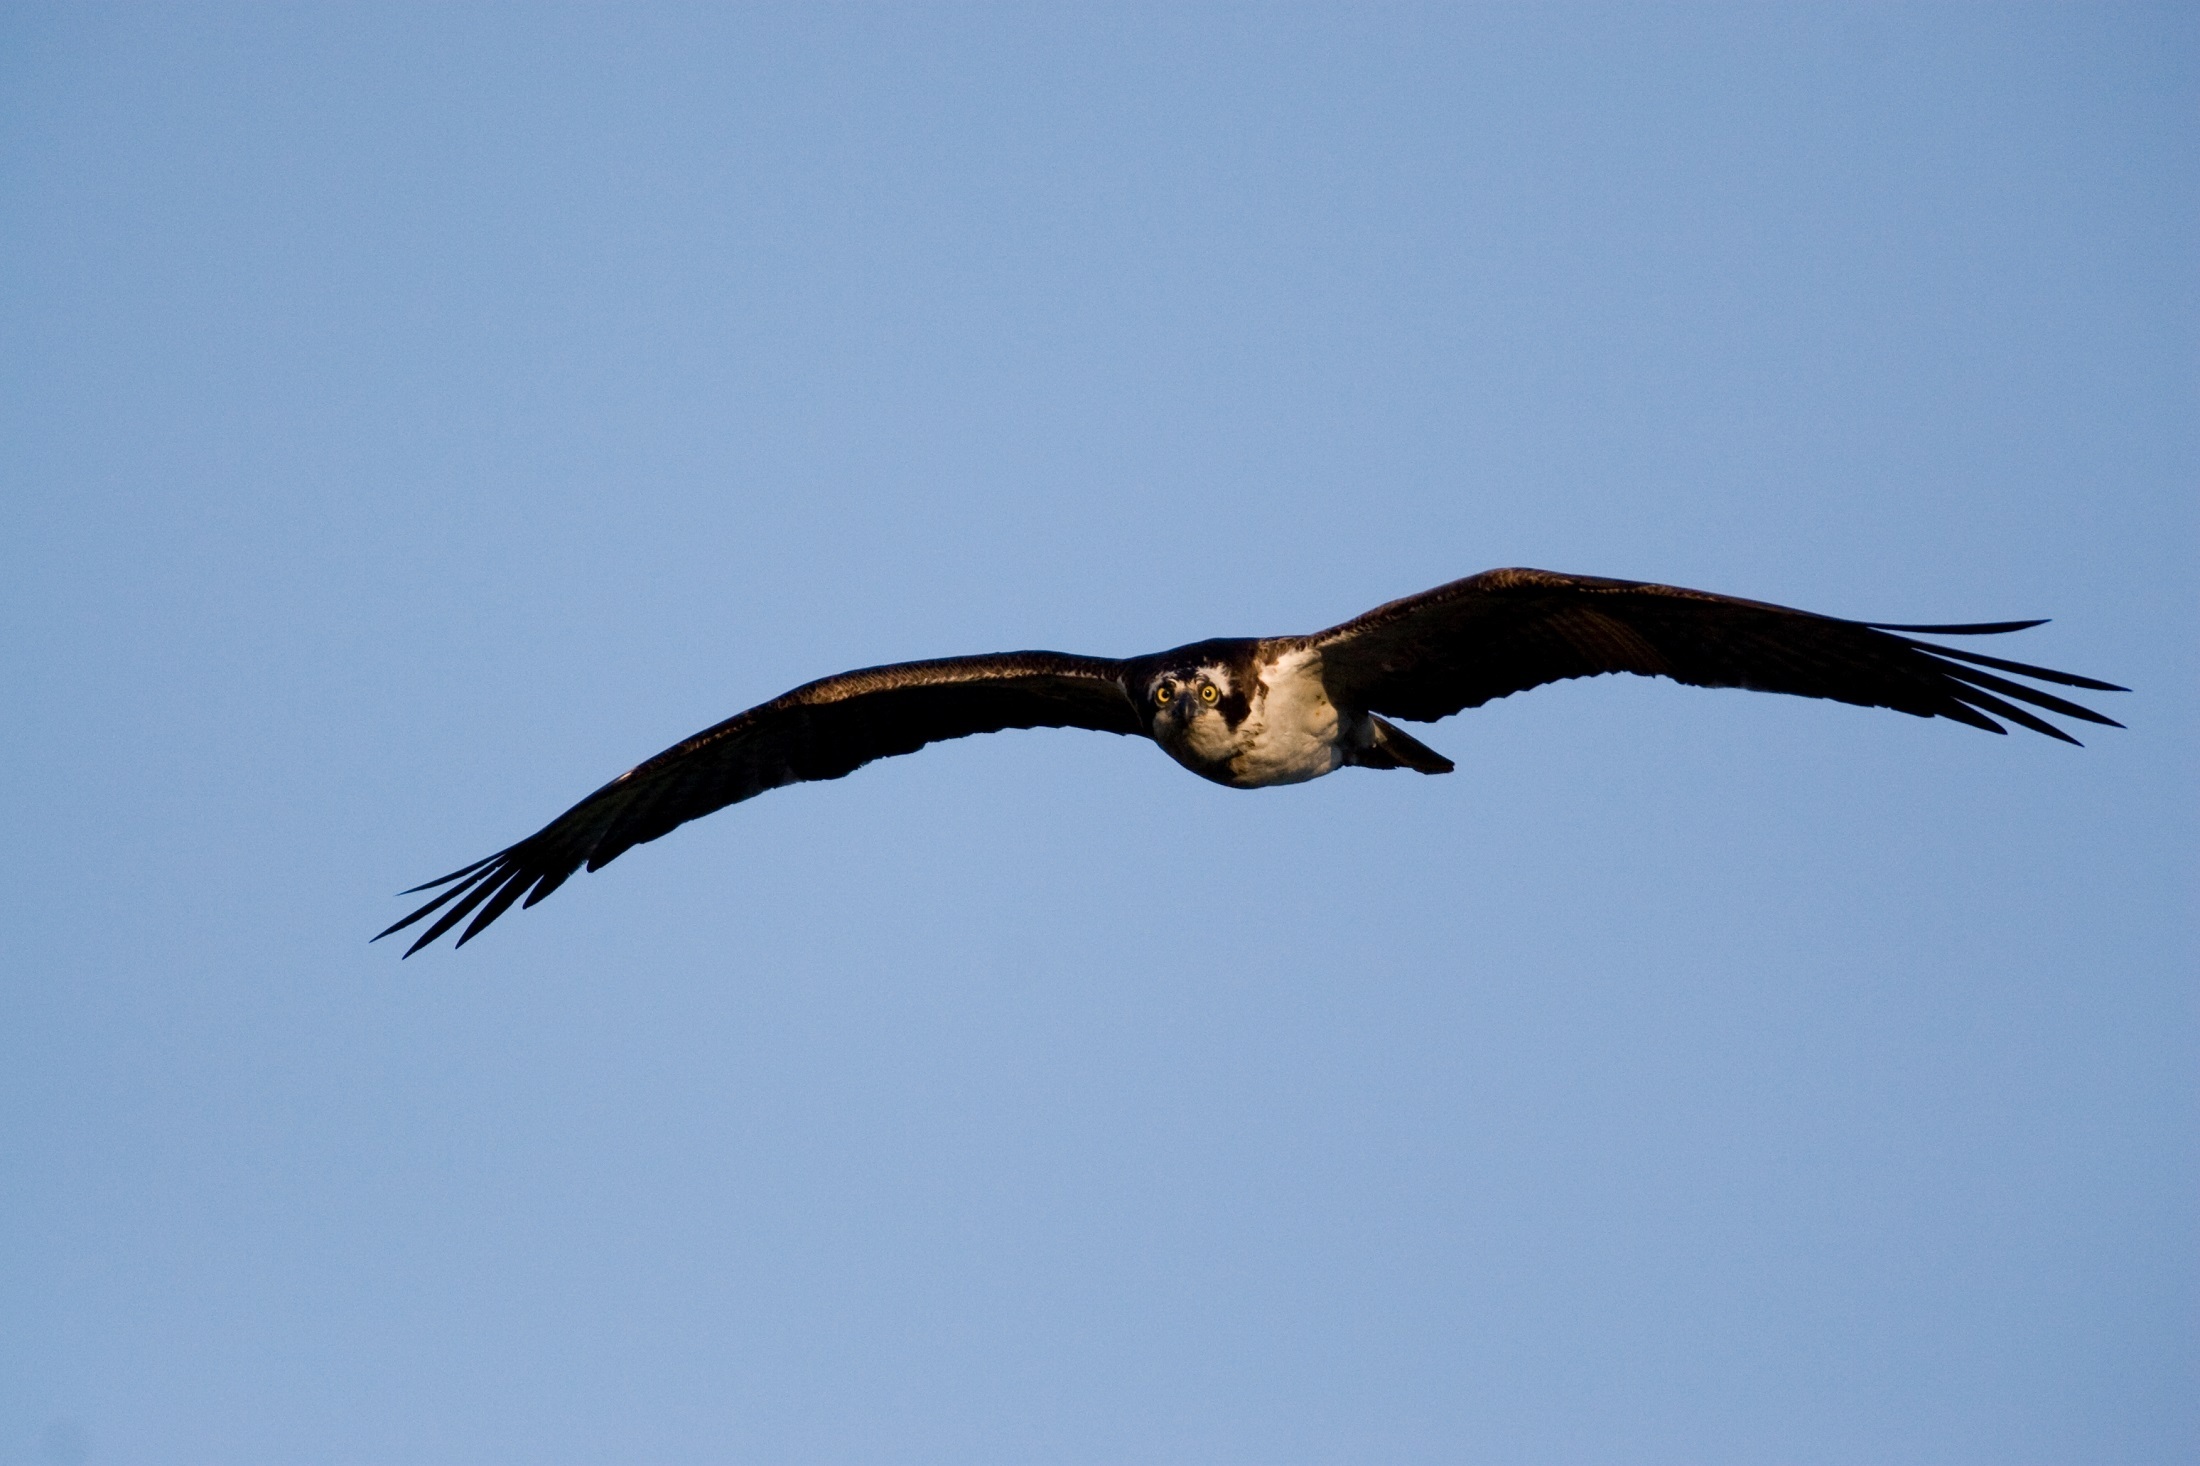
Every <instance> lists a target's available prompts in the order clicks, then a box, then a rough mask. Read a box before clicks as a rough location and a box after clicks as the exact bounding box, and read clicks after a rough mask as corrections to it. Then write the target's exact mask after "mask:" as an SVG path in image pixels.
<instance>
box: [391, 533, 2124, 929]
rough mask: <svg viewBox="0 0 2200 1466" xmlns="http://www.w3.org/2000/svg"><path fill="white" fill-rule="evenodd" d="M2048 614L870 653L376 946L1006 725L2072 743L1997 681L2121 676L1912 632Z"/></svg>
mask: <svg viewBox="0 0 2200 1466" xmlns="http://www.w3.org/2000/svg"><path fill="white" fill-rule="evenodd" d="M2040 624H2041V622H2039V621H1996V622H1981V623H1974V624H1970V625H1962V626H1897V625H1892V624H1888V623H1881V622H1863V621H1844V620H1841V619H1839V618H1837V617H1833V616H1818V615H1814V614H1812V613H1811V612H1808V611H1797V610H1792V609H1790V608H1788V607H1786V606H1774V605H1768V604H1767V603H1765V602H1763V601H1745V600H1741V599H1739V598H1737V597H1734V596H1722V595H1713V594H1711V593H1709V592H1706V591H1699V590H1684V589H1682V588H1680V587H1679V586H1671V585H1653V584H1648V583H1645V582H1642V581H1631V580H1605V579H1601V578H1599V577H1595V576H1588V575H1558V574H1554V573H1552V572H1550V571H1547V570H1491V571H1486V572H1484V573H1483V574H1481V575H1473V576H1469V577H1467V578H1466V579H1465V580H1455V581H1453V582H1451V583H1450V584H1449V585H1440V586H1438V587H1436V589H1434V590H1430V591H1423V592H1422V593H1421V594H1419V595H1416V596H1407V597H1406V598H1405V599H1403V600H1398V601H1392V602H1390V603H1389V604H1388V605H1384V606H1377V607H1376V608H1375V609H1374V610H1372V611H1369V612H1368V613H1367V614H1366V615H1364V616H1356V617H1354V618H1353V619H1352V620H1350V621H1347V622H1345V623H1344V624H1343V625H1341V626H1332V627H1330V628H1329V629H1328V630H1327V631H1317V632H1315V633H1313V634H1312V635H1311V636H1268V637H1247V638H1219V639H1216V640H1211V641H1195V642H1192V643H1191V644H1190V645H1187V646H1180V647H1177V648H1176V649H1174V650H1173V651H1165V652H1155V653H1153V654H1151V655H1149V656H1142V657H1126V658H1123V659H1122V660H1120V661H1111V660H1109V659H1107V658H1104V657H1079V656H1069V655H1065V654H1064V653H1061V652H997V653H994V654H992V655H987V656H975V657H947V658H943V659H941V660H938V661H927V662H902V663H898V664H896V665H893V666H888V667H866V668H863V669H861V670H858V671H854V672H843V673H841V674H840V675H838V676H836V677H826V678H823V679H821V680H819V681H816V682H811V683H807V684H805V685H803V686H801V687H797V688H795V689H794V690H793V691H792V692H788V693H785V694H782V695H781V696H779V697H775V698H773V699H772V700H771V701H770V702H767V703H762V704H759V705H758V706H756V707H753V708H750V709H749V710H748V711H747V712H745V713H737V714H735V715H734V716H733V717H730V718H728V719H726V721H724V722H723V723H720V724H718V725H717V726H716V727H712V728H706V729H704V730H703V731H702V732H700V733H698V734H696V735H695V736H694V737H693V738H690V739H687V740H686V741H685V742H682V743H677V744H674V745H673V746H672V747H671V748H668V749H666V750H665V751H664V752H663V753H660V754H658V755H657V756H656V757H655V758H653V759H650V760H648V761H647V762H646V763H642V764H638V765H636V766H635V767H633V768H631V769H629V770H627V771H626V772H625V773H623V774H621V775H619V777H618V778H616V779H613V780H612V781H611V782H610V783H608V784H606V785H604V786H603V787H602V788H601V789H598V790H597V791H596V792H595V793H593V794H591V795H589V796H588V797H587V798H586V799H583V800H582V801H581V802H580V803H578V804H576V805H574V806H573V807H572V808H571V809H569V810H567V811H566V812H565V813H564V814H561V815H559V816H558V817H557V818H556V819H554V820H552V821H551V822H550V823H549V824H547V825H544V826H543V827H542V828H541V829H539V830H537V831H536V832H535V833H534V834H532V835H529V836H528V837H527V838H526V839H524V840H521V841H520V842H519V843H518V844H516V845H509V846H506V847H505V848H504V849H502V850H499V851H498V852H497V853H496V854H494V855H491V856H489V857H487V858H486V859H483V860H477V861H475V862H474V863H473V864H472V865H468V866H464V867H461V868H460V869H458V870H454V871H452V872H451V873H450V874H449V875H447V876H443V877H440V878H438V879H436V880H432V881H429V882H427V883H426V884H424V885H419V886H415V887H413V888H412V890H411V891H408V892H406V893H405V894H407V895H411V894H414V893H416V892H420V891H436V892H437V894H436V896H435V897H434V898H433V899H431V900H430V901H429V902H428V903H427V904H426V905H424V906H422V907H421V908H420V909H419V910H417V911H414V912H412V913H411V914H410V915H408V916H406V917H405V918H404V919H403V920H401V921H398V922H396V923H395V924H393V925H392V926H390V927H389V928H388V929H387V930H385V931H383V932H382V933H380V935H378V936H377V937H376V938H375V940H376V941H380V940H381V939H382V937H386V936H388V935H390V934H391V933H392V932H399V931H403V930H404V929H405V928H407V927H409V926H411V925H413V924H414V923H415V922H418V921H422V920H425V919H426V918H427V917H429V916H431V915H435V914H436V913H437V912H441V915H438V916H436V919H435V921H434V922H433V923H432V924H431V925H430V926H429V927H428V929H427V930H426V931H424V932H422V933H421V934H420V936H419V938H418V939H417V940H416V941H414V943H413V944H412V946H411V947H409V948H407V949H406V952H405V955H406V956H408V957H409V956H411V955H412V954H413V953H414V952H417V951H419V950H420V949H421V948H422V947H425V946H426V945H428V944H429V943H430V942H432V941H434V940H435V939H436V938H437V937H440V936H442V935H443V934H444V933H445V932H447V931H449V930H451V929H452V928H453V927H455V926H457V925H458V924H459V923H460V922H461V921H465V920H466V918H467V917H468V916H469V915H471V916H472V917H473V920H472V921H471V922H470V923H469V924H468V925H467V927H466V929H465V930H464V931H463V932H461V933H460V934H459V937H458V944H459V945H461V946H463V945H465V943H466V942H467V941H469V940H471V939H472V938H473V937H475V936H477V935H479V934H480V932H481V930H482V928H484V927H486V926H488V925H489V923H491V922H493V921H495V920H496V919H497V918H498V917H499V916H502V915H503V914H504V913H505V912H506V911H507V910H509V909H510V908H511V906H512V904H513V903H514V902H516V901H520V900H521V899H522V898H524V899H525V902H526V904H527V905H529V906H532V905H534V904H535V903H536V902H537V901H540V900H541V899H542V898H543V897H545V896H547V895H549V894H550V893H551V892H552V891H555V890H556V889H557V888H558V887H559V886H560V885H562V884H564V882H565V881H566V879H567V878H568V877H570V876H571V875H572V874H573V872H575V871H577V870H579V869H580V868H581V867H582V866H583V865H586V866H587V867H588V869H590V870H595V869H596V868H597V867H599V866H602V865H605V864H607V863H609V862H610V861H613V860H616V859H617V858H618V857H619V856H620V855H622V854H624V853H625V852H626V851H627V850H629V849H631V848H633V847H634V846H636V845H640V844H642V843H644V842H645V841H649V840H654V839H656V838H657V837H658V836H660V835H664V834H668V833H670V832H671V831H672V830H674V829H676V828H678V827H679V826H681V825H684V824H686V823H687V822H688V821H689V820H692V819H698V818H700V817H702V816H703V815H706V814H709V813H711V812H712V811H713V810H717V809H723V808H724V807H725V806H727V805H729V804H737V803H739V802H740V801H742V800H744V799H750V798H753V797H755V796H756V795H759V794H762V793H763V792H764V791H766V790H767V789H777V788H779V787H780V786H781V785H783V784H799V783H803V782H805V781H807V780H812V779H838V778H840V777H842V776H843V775H846V774H851V773H854V772H855V771H856V770H857V769H859V768H861V767H863V765H865V764H867V763H869V762H871V761H872V760H873V759H879V758H887V757H890V756H891V755H894V754H899V753H914V752H916V751H917V750H918V749H920V748H922V747H924V746H925V745H926V744H927V743H937V742H939V741H940V740H942V739H946V738H964V737H968V736H969V735H971V734H973V733H996V732H999V731H1001V730H1002V729H1005V728H1091V729H1095V730H1097V731H1099V732H1102V733H1122V734H1126V735H1133V736H1137V737H1142V738H1151V739H1152V740H1153V741H1154V742H1156V743H1158V744H1160V745H1161V748H1162V750H1163V751H1164V752H1165V753H1167V754H1168V755H1169V756H1170V757H1171V758H1173V759H1175V760H1176V761H1177V762H1178V763H1180V764H1182V765H1183V766H1184V767H1185V768H1187V769H1190V770H1191V771H1192V772H1193V773H1195V774H1198V775H1199V776H1200V777H1201V778H1204V779H1212V780H1213V781H1214V782H1215V783H1217V784H1224V785H1228V786H1229V787H1230V788H1233V789H1260V788H1265V787H1266V786H1268V785H1270V784H1297V783H1302V782H1304V781H1305V780H1308V779H1318V778H1320V777H1321V776H1322V775H1324V774H1328V773H1333V772H1335V771H1336V770H1338V769H1340V768H1345V767H1353V768H1363V769H1413V770H1415V771H1417V772H1419V773H1423V774H1448V773H1450V772H1451V769H1452V763H1451V760H1450V759H1447V758H1445V757H1444V756H1443V755H1442V754H1440V753H1437V752H1436V751H1435V750H1434V749H1431V748H1429V747H1428V746H1427V745H1425V744H1423V743H1421V742H1420V741H1419V740H1418V739H1415V738H1413V737H1411V736H1409V735H1408V734H1406V733H1405V732H1404V731H1402V730H1401V729H1399V728H1398V727H1397V725H1395V724H1393V723H1391V722H1389V721H1388V718H1404V719H1407V720H1409V721H1413V722H1433V721H1435V720H1436V719H1438V718H1445V717H1449V716H1450V715H1451V714H1453V713H1456V712H1459V711H1461V710H1462V709H1465V708H1474V707H1480V706H1481V705H1482V704H1484V703H1486V702H1489V701H1491V700H1493V699H1495V698H1500V697H1506V696H1509V695H1510V694H1512V693H1515V692H1524V691H1526V690H1527V689H1529V688H1531V687H1540V686H1542V685H1543V684H1544V683H1546V682H1558V681H1562V680H1564V679H1566V678H1569V677H1595V676H1598V675H1600V674H1602V673H1605V672H1633V673H1637V674H1639V675H1642V676H1646V677H1670V678H1672V679H1674V680H1675V681H1677V682H1686V683H1689V684H1691V685H1693V686H1696V687H1747V688H1752V689H1754V690H1756V691H1759V692H1787V693H1794V694H1797V695H1799V696H1802V697H1823V698H1831V699H1832V700H1834V701H1836V702H1846V703H1856V704H1859V705H1861V706H1864V707H1880V708H1893V709H1894V710H1896V711H1897V712H1904V713H1910V714H1912V715H1914V716H1916V717H1920V718H1949V719H1952V720H1954V721H1955V722H1958V723H1968V724H1969V725H1970V726H1972V727H1974V728H1983V729H1985V730H1986V731H1987V732H1989V733H2002V732H2006V731H2007V730H2006V729H2004V728H2003V727H2002V726H2001V724H2000V723H1998V722H1996V721H1995V719H1996V718H1997V717H1998V718H2003V719H2006V720H2008V721H2009V722H2012V723H2016V724H2018V725H2020V726H2022V727H2025V728H2029V729H2031V730H2032V731H2034V732H2036V733H2045V734H2046V735H2048V736H2049V737H2051V738H2060V739H2062V740H2063V741H2064V742H2066V743H2076V742H2077V741H2078V740H2077V739H2075V738H2072V737H2071V736H2070V735H2069V734H2068V733H2065V732H2063V731H2062V730H2061V729H2060V728H2058V727H2056V726H2055V725H2054V724H2052V723H2050V722H2048V721H2047V720H2046V719H2045V718H2042V717H2040V716H2039V715H2038V714H2037V713H2035V712H2032V711H2030V710H2029V709H2028V708H2025V707H2019V706H2018V705H2017V704H2018V703H2026V704H2029V705H2030V707H2031V708H2038V709H2041V710H2043V711H2045V712H2050V713H2055V714H2058V715H2060V716H2062V717H2065V718H2076V719H2079V720H2081V721H2083V722H2088V723H2100V724H2105V725H2106V726H2108V727H2111V728H2118V727H2121V726H2123V725H2122V724H2120V723H2117V722H2116V721H2115V720H2114V719H2111V718H2106V717H2103V716H2102V715H2101V714H2099V713H2096V712H2094V711H2093V710H2092V709H2090V708H2083V707H2080V706H2078V705H2077V704H2076V703H2073V702H2069V701H2067V700H2065V699H2063V698H2060V697H2057V696H2055V695H2054V694H2052V693H2049V692H2043V691H2041V690H2040V689H2039V688H2036V687H2029V686H2026V685H2025V684H2023V683H2020V682H2015V681H2012V680H2010V677H2009V676H2002V675H1999V674H2001V673H2008V674H2011V675H2012V676H2016V677H2027V678H2030V679H2032V680H2033V681H2035V682H2049V683H2057V684H2060V685H2062V686H2065V687H2082V688H2088V689H2091V690H2093V691H2096V692H2123V691H2125V690H2126V689H2124V688H2121V687H2117V686H2115V685H2114V684H2113V683H2108V682H2098V681H2095V680H2094V679H2093V678H2090V677H2079V676H2075V675H2073V674H2071V673H2068V672H2054V671H2050V670H2048V669H2047V668H2045V667H2032V666H2027V665H2026V664H2024V663H2022V662H2008V661H2003V660H2001V659H2000V658H1997V657H1989V656H1982V655H1980V654H1979V653H1977V652H1971V651H1958V650H1956V649H1955V648H1953V647H1944V646H1934V645H1930V644H1928V643H1925V642H1921V641H1916V640H1913V639H1912V638H1911V636H1910V635H1909V634H1908V633H1913V632H1915V633H1920V634H1924V635H1932V636H1984V635H1990V634H1997V633H2000V632H2007V631H2022V630H2024V629H2025V628H2027V627H2031V626H2038V625H2040ZM1989 668H1991V669H1993V670H1987V669H1989ZM2011 699H2014V701H2011Z"/></svg>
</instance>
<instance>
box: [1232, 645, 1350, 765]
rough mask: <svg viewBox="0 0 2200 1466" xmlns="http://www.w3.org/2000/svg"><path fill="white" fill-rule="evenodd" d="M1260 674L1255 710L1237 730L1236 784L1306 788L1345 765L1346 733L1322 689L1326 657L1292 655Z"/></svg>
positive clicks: (1265, 667) (1311, 653)
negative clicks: (1305, 786)
mask: <svg viewBox="0 0 2200 1466" xmlns="http://www.w3.org/2000/svg"><path fill="white" fill-rule="evenodd" d="M1259 674H1260V675H1259V684H1258V686H1256V687H1255V688H1254V689H1253V697H1252V709H1251V711H1250V712H1248V713H1247V714H1246V717H1245V721H1244V723H1242V724H1241V725H1239V727H1238V729H1237V734H1238V750H1239V751H1238V754H1237V756H1236V757H1235V758H1233V759H1232V760H1231V761H1230V773H1231V782H1232V783H1234V784H1236V785H1238V786H1239V787H1241V788H1245V789H1258V788H1262V787H1264V786H1266V785H1269V784H1303V783H1305V782H1306V781H1307V780H1308V779H1318V778H1320V777H1321V776H1322V775H1324V774H1327V773H1331V772H1334V771H1335V770H1337V769H1339V768H1341V767H1343V765H1344V755H1345V750H1344V743H1343V734H1344V733H1345V729H1344V728H1343V726H1342V723H1343V720H1342V719H1341V718H1340V717H1339V715H1338V713H1337V709H1336V705H1335V704H1333V703H1331V702H1330V700H1329V692H1328V689H1326V688H1325V687H1323V686H1322V676H1321V654H1320V653H1319V652H1314V651H1308V650H1295V651H1288V652H1285V653H1283V654H1282V655H1281V656H1278V657H1277V658H1276V659H1275V660H1273V661H1270V662H1265V663H1263V664H1262V665H1261V667H1260V669H1259Z"/></svg>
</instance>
